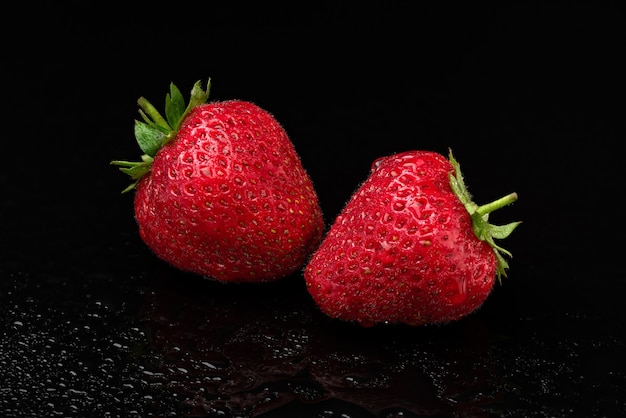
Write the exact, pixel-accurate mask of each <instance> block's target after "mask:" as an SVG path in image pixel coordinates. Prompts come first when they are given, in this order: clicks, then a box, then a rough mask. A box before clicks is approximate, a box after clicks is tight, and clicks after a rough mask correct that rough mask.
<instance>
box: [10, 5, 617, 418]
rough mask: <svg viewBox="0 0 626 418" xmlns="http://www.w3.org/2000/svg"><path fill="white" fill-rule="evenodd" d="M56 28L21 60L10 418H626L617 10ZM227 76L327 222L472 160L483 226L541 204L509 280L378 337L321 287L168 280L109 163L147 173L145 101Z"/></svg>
mask: <svg viewBox="0 0 626 418" xmlns="http://www.w3.org/2000/svg"><path fill="white" fill-rule="evenodd" d="M202 7H205V6H202ZM40 11H41V14H40V15H39V14H37V15H36V16H33V14H32V13H24V14H23V15H19V16H30V20H29V22H30V23H29V24H30V26H29V27H33V28H36V29H37V30H39V31H40V33H41V34H42V35H41V36H39V37H38V38H37V39H38V40H37V42H32V44H29V45H27V46H26V47H24V48H21V49H19V50H13V49H11V51H10V55H9V59H7V60H6V62H7V63H8V64H7V67H8V71H9V75H8V77H7V79H6V80H7V83H6V89H8V90H7V91H6V95H7V97H8V99H7V102H9V103H11V104H12V106H11V109H10V110H9V112H10V113H9V116H10V117H9V118H8V119H9V120H10V121H11V123H8V122H7V124H6V128H5V129H6V134H5V140H4V142H3V144H4V145H3V146H4V148H3V151H2V154H1V155H2V156H3V162H4V163H3V165H2V166H0V190H1V191H2V198H1V200H0V277H1V279H2V280H1V281H0V376H1V380H0V415H2V416H7V417H22V416H37V417H39V416H76V417H83V416H94V417H105V416H111V417H129V416H137V417H145V416H158V417H166V416H204V417H242V418H243V417H315V418H340V417H341V418H360V417H368V418H369V417H385V418H399V417H425V416H433V417H478V418H480V417H520V416H523V417H572V416H584V417H619V416H624V415H626V399H625V398H624V396H623V393H624V390H625V389H626V361H625V360H624V358H623V356H624V352H625V349H626V338H625V337H624V331H625V330H624V327H625V325H624V324H625V321H624V319H625V315H624V313H623V308H622V305H623V292H622V289H623V287H624V284H625V282H626V276H625V274H624V271H623V267H622V265H623V263H622V262H621V259H622V254H621V253H622V247H623V245H621V243H620V242H621V241H620V240H621V237H622V236H623V230H624V227H623V225H622V222H621V219H622V218H623V213H624V209H625V208H624V202H623V199H621V197H620V193H621V188H620V187H621V186H620V180H619V179H620V178H621V166H622V158H621V156H620V154H619V153H618V152H616V150H615V146H616V144H618V143H619V140H620V139H621V138H622V137H623V133H624V130H623V123H622V120H623V114H622V113H621V112H620V111H619V106H618V105H617V104H618V103H621V101H622V98H623V97H624V96H623V80H622V75H623V66H622V65H621V60H619V59H618V57H619V55H620V53H621V51H622V50H623V48H622V47H623V41H622V39H625V38H624V37H623V36H622V35H624V33H623V32H624V28H623V25H621V22H622V21H623V17H624V15H623V12H622V11H621V9H620V8H619V7H618V6H617V3H611V2H609V3H604V4H603V5H598V6H594V7H591V6H588V7H582V6H569V7H565V6H557V5H545V6H542V7H539V6H538V7H537V8H535V7H532V8H531V7H521V6H488V5H486V4H483V5H482V6H480V7H476V6H464V7H461V8H457V9H452V10H448V9H445V10H444V8H443V7H442V8H441V10H439V9H438V8H437V7H436V6H430V7H423V6H416V5H409V4H401V3H397V4H396V3H393V2H392V3H389V2H385V6H384V7H383V6H381V5H377V4H375V3H368V4H364V5H362V6H361V7H356V6H355V5H349V4H345V3H335V2H329V3H328V4H325V3H324V2H322V3H320V2H316V3H315V4H311V5H308V6H306V5H305V6H304V7H303V8H302V9H293V8H291V7H289V6H284V7H272V6H267V5H266V6H260V5H256V6H250V5H248V6H247V7H244V6H243V5H237V7H232V5H230V6H227V5H222V6H219V5H212V9H211V13H209V14H208V15H207V16H208V17H207V21H206V22H204V23H198V22H195V23H193V24H192V23H190V17H189V14H188V13H183V12H180V14H178V13H177V12H173V13H172V16H170V17H171V19H170V25H171V26H169V27H170V30H168V31H164V30H163V23H162V20H160V19H157V17H160V18H161V19H162V14H157V15H158V16H154V18H153V17H152V16H150V14H151V12H149V11H146V12H145V13H147V15H142V16H135V15H134V14H133V13H131V12H130V11H128V10H114V9H111V8H106V7H99V6H82V7H76V8H73V9H72V10H71V11H72V13H74V14H71V13H69V11H70V9H63V8H62V7H56V6H55V7H54V8H52V7H51V6H47V7H43V8H42V9H40ZM24 12H26V11H24ZM96 15H97V16H100V17H102V18H103V19H104V20H102V21H100V20H96V19H94V16H96ZM225 34H228V35H229V36H226V35H225ZM173 51H177V52H176V53H174V52H173ZM124 53H128V54H130V55H129V56H126V55H124ZM181 63H182V64H181ZM103 68H108V70H107V71H105V72H103ZM209 76H210V77H212V78H213V82H214V88H213V90H212V97H213V98H214V99H230V98H242V99H247V100H251V101H254V102H257V103H258V104H259V105H261V106H262V107H265V108H267V109H268V110H270V111H271V112H273V113H274V114H275V116H276V117H277V119H278V120H279V121H281V122H282V123H283V124H284V126H285V128H286V130H287V132H288V133H289V134H290V136H291V137H292V140H293V141H294V144H295V145H296V148H297V150H298V151H299V152H300V154H301V156H302V159H303V164H304V166H305V167H306V168H307V170H308V171H309V173H310V174H311V177H312V178H313V180H314V183H315V185H316V187H317V189H318V193H319V196H320V200H321V204H322V208H323V210H324V213H325V216H326V218H327V222H331V221H332V219H333V218H334V216H335V215H336V214H337V213H338V211H339V210H340V209H341V207H342V206H343V204H344V202H345V201H346V200H347V198H348V197H349V194H350V193H351V192H352V191H353V190H354V189H355V188H356V186H357V184H358V183H359V182H360V181H362V180H363V179H364V178H365V176H366V175H367V173H368V170H369V167H370V166H371V163H372V162H373V161H374V160H375V159H376V158H377V157H379V156H382V155H386V154H389V153H391V152H398V151H404V150H408V149H411V148H423V149H431V150H436V151H439V152H442V153H444V154H445V153H446V152H447V149H448V147H451V148H452V149H453V150H454V151H455V156H456V157H457V159H458V160H459V162H460V163H461V165H462V167H463V171H464V173H465V178H466V182H467V184H468V187H469V189H470V191H471V192H472V193H473V194H474V196H475V198H476V200H477V203H484V202H487V201H490V200H493V199H494V198H496V197H498V196H501V195H503V194H505V193H508V192H511V191H517V192H518V193H519V196H520V199H519V201H518V202H516V203H515V204H514V205H513V206H511V207H508V208H506V209H503V210H501V213H496V214H494V215H493V218H492V220H493V221H494V222H495V223H505V222H510V221H513V220H518V219H519V220H522V221H523V222H524V223H523V224H522V225H521V226H520V227H519V228H518V230H516V231H515V232H514V234H513V235H512V236H511V237H510V238H509V239H508V240H507V243H506V245H505V247H506V248H507V249H509V250H511V251H512V252H513V255H514V258H513V259H512V260H511V270H510V273H509V277H508V278H507V279H506V280H505V281H504V282H503V284H502V285H501V286H500V285H499V286H496V288H495V289H494V292H493V294H492V295H490V297H489V298H488V299H487V302H486V303H485V305H484V306H483V307H482V308H481V309H480V310H479V311H477V312H475V313H474V314H472V315H470V316H468V317H467V318H465V319H463V320H461V321H458V322H456V323H452V324H447V325H444V326H433V327H421V328H411V327H406V326H397V325H380V326H376V327H372V328H361V327H359V326H355V325H353V324H348V323H340V322H337V321H333V320H331V319H329V318H327V317H325V316H324V315H323V314H321V312H320V311H319V310H318V309H317V308H316V306H315V305H314V304H313V302H312V300H311V299H310V297H309V295H308V293H307V292H306V289H305V287H304V282H303V278H302V276H301V275H300V274H295V275H293V276H290V277H287V278H285V279H283V280H281V281H278V282H276V283H271V284H264V285H224V284H221V283H217V282H214V281H210V280H207V279H204V278H202V277H197V276H194V275H190V274H185V273H182V272H180V271H177V270H175V269H173V268H171V267H169V266H167V265H165V264H164V263H162V262H160V261H159V260H158V259H156V258H155V257H154V256H153V255H152V254H151V253H150V252H149V251H148V249H147V248H146V247H145V246H144V245H143V243H142V242H141V241H140V239H139V237H138V235H137V230H136V225H135V223H134V220H133V218H132V195H120V191H121V190H122V189H123V188H124V187H125V186H126V184H127V180H126V179H125V178H124V176H123V175H122V174H121V173H119V172H117V170H116V169H115V168H113V167H111V166H109V161H110V160H112V159H117V158H135V157H136V156H138V155H139V154H138V151H137V147H136V146H135V145H134V143H133V138H132V122H133V119H134V118H135V117H136V116H137V108H136V105H135V101H136V99H137V98H138V97H139V96H140V95H145V96H146V97H148V98H149V99H150V100H152V101H153V102H154V103H156V104H158V105H159V106H160V103H161V101H162V99H161V98H162V97H163V95H164V93H165V92H166V90H167V87H168V83H169V82H170V81H174V82H176V83H177V84H178V85H179V87H181V90H183V92H185V94H186V93H187V91H188V90H189V88H190V87H191V85H192V84H193V82H195V81H196V80H198V79H205V78H207V77H209Z"/></svg>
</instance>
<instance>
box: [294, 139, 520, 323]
mask: <svg viewBox="0 0 626 418" xmlns="http://www.w3.org/2000/svg"><path fill="white" fill-rule="evenodd" d="M517 198H518V196H517V193H510V194H508V195H506V196H504V197H502V198H500V199H498V200H496V201H494V202H492V203H489V204H486V205H482V206H479V205H477V204H475V203H474V202H473V201H472V199H471V196H470V194H469V193H468V190H467V188H466V186H465V182H464V179H463V176H462V174H461V169H460V165H459V163H458V162H457V161H456V160H455V158H454V156H453V155H452V151H450V153H449V159H446V158H445V157H444V156H443V155H441V154H439V153H436V152H431V151H420V150H417V151H407V152H402V153H398V154H395V155H391V156H386V157H382V158H379V159H377V160H376V161H375V162H374V163H373V165H372V169H371V173H370V175H369V177H368V178H367V179H366V180H365V181H364V182H363V183H362V184H361V185H360V186H359V187H358V188H357V190H356V191H355V192H354V194H353V195H352V196H351V197H350V199H349V200H348V202H347V203H346V205H345V207H344V208H343V209H342V211H341V213H340V214H339V215H338V216H337V218H336V219H335V221H334V223H333V224H332V225H331V227H330V229H329V231H328V233H327V234H326V236H325V238H324V239H323V241H322V243H321V245H320V247H319V248H318V249H317V250H316V251H315V253H314V254H313V256H312V257H311V259H310V261H309V262H308V264H307V265H306V267H305V270H304V277H305V281H306V285H307V289H308V291H309V293H310V294H311V296H312V298H313V300H314V301H315V303H317V305H318V306H319V307H320V309H321V310H322V311H323V312H324V313H325V314H327V315H328V316H330V317H332V318H336V319H340V320H345V321H353V322H356V323H359V324H361V325H362V326H365V327H369V326H372V325H375V324H378V323H402V324H407V325H411V326H419V325H428V324H441V323H447V322H450V321H455V320H459V319H461V318H463V317H465V316H467V315H469V314H470V313H472V312H474V311H476V310H477V309H478V308H479V307H480V306H481V305H482V304H483V302H484V301H485V300H486V298H487V296H488V295H489V294H490V292H491V291H492V289H493V287H494V283H495V282H496V280H500V279H501V278H502V277H504V276H506V272H507V269H508V268H509V265H508V262H507V260H506V257H510V256H511V253H510V252H509V251H507V250H505V249H504V248H502V247H501V246H500V245H498V244H497V243H496V241H495V240H499V239H503V238H506V237H507V236H509V235H510V234H511V232H513V230H514V229H515V228H516V227H517V226H518V225H519V224H520V222H512V223H509V224H507V225H503V226H497V225H492V224H490V223H489V214H490V213H491V212H493V211H495V210H497V209H500V208H502V207H504V206H507V205H509V204H511V203H513V202H515V201H516V200H517Z"/></svg>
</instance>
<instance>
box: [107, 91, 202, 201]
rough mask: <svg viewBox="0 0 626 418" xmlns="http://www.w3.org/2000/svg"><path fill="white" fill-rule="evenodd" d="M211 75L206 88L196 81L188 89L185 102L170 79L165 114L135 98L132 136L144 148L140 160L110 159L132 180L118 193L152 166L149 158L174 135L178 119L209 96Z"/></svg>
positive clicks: (124, 191) (137, 179) (135, 181)
mask: <svg viewBox="0 0 626 418" xmlns="http://www.w3.org/2000/svg"><path fill="white" fill-rule="evenodd" d="M210 87H211V79H209V80H208V81H207V86H206V89H204V90H203V89H202V83H201V82H200V81H197V82H196V83H195V84H194V85H193V88H192V89H191V97H190V98H189V103H188V104H187V105H185V99H184V98H183V95H182V94H181V92H180V90H179V89H178V87H176V86H175V85H174V83H171V84H170V92H169V93H168V94H167V95H166V97H165V117H163V116H162V115H161V114H160V113H159V111H158V110H156V108H155V107H154V106H153V105H152V104H151V103H150V102H149V101H148V100H146V99H145V98H144V97H140V98H139V99H138V100H137V103H138V104H139V107H140V109H139V114H140V115H141V118H142V119H143V122H142V121H139V120H135V139H136V140H137V144H138V145H139V148H141V150H142V151H143V152H144V154H143V155H142V156H141V161H121V160H114V161H111V164H112V165H116V166H118V167H119V168H120V171H122V172H123V173H126V174H128V175H129V176H130V177H131V178H132V179H133V180H134V181H133V183H131V184H130V185H129V186H128V187H127V188H126V189H124V190H123V191H122V193H126V192H128V191H130V190H133V189H134V188H135V186H137V183H138V182H139V180H140V179H141V178H142V177H143V176H145V175H146V174H147V173H148V172H149V171H150V168H151V167H152V161H153V160H154V156H155V155H156V153H157V152H158V151H159V150H160V149H161V148H162V147H163V146H164V145H165V144H167V143H168V142H170V141H171V140H172V139H174V137H175V136H176V133H177V132H178V128H180V124H181V122H182V121H183V120H184V119H185V117H186V116H187V114H188V113H189V111H190V110H191V109H193V108H194V107H196V106H198V105H201V104H203V103H206V101H207V100H208V98H209V89H210Z"/></svg>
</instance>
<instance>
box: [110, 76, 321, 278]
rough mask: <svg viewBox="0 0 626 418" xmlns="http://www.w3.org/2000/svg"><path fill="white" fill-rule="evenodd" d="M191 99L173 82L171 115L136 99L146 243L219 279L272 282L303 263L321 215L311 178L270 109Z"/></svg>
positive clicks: (130, 167)
mask: <svg viewBox="0 0 626 418" xmlns="http://www.w3.org/2000/svg"><path fill="white" fill-rule="evenodd" d="M209 87H210V80H209V82H208V83H207V87H206V89H203V88H202V85H201V83H200V82H199V81H198V82H197V83H196V84H195V85H194V86H193V88H192V91H191V97H190V100H189V103H188V104H187V105H185V100H184V98H183V96H182V94H181V93H180V91H179V89H178V88H177V87H176V86H175V85H174V84H171V85H170V92H169V93H168V94H167V97H166V101H165V117H163V116H162V115H161V114H160V113H159V112H158V111H157V110H156V109H155V108H154V106H152V104H151V103H150V102H148V101H147V100H146V99H145V98H143V97H142V98H140V99H139V100H138V104H139V106H140V110H139V113H140V115H141V117H142V119H143V120H142V121H136V123H135V137H136V140H137V143H138V144H139V147H140V148H141V150H142V151H143V153H144V155H143V156H142V158H141V161H137V162H129V161H119V160H116V161H112V164H114V165H116V166H119V167H120V170H121V171H123V172H124V173H126V174H128V175H130V177H131V178H132V179H133V182H132V184H131V185H130V186H129V187H128V188H127V189H126V190H125V191H131V190H135V196H134V212H135V219H136V221H137V224H138V227H139V234H140V236H141V238H142V239H143V241H144V242H145V243H146V244H147V245H148V247H150V248H151V250H152V251H153V252H154V253H155V254H156V256H158V257H159V258H161V259H163V260H165V261H166V262H168V263H170V264H171V265H173V266H175V267H177V268H179V269H181V270H184V271H188V272H192V273H197V274H200V275H203V276H206V277H210V278H214V279H217V280H219V281H223V282H266V281H271V280H276V279H279V278H282V277H284V276H287V275H289V274H291V273H293V272H296V271H298V270H299V269H301V268H302V267H303V266H304V264H305V263H306V261H307V259H308V257H309V256H310V255H311V253H312V252H313V251H314V250H315V249H316V248H317V246H318V245H319V243H320V241H321V239H322V234H323V230H324V221H323V217H322V212H321V209H320V205H319V202H318V197H317V194H316V191H315V189H314V187H313V184H312V181H311V178H310V177H309V176H308V174H307V173H306V171H305V169H304V168H303V166H302V162H301V160H300V157H299V155H298V154H297V152H296V150H295V147H294V145H293V143H292V142H291V140H290V139H289V137H288V136H287V133H286V132H285V130H284V129H283V127H282V126H281V125H280V124H279V123H278V122H277V120H276V119H275V118H274V116H273V115H271V114H270V113H268V112H267V111H265V110H264V109H262V108H260V107H258V106H257V105H255V104H253V103H250V102H247V101H241V100H229V101H221V102H207V100H208V96H209Z"/></svg>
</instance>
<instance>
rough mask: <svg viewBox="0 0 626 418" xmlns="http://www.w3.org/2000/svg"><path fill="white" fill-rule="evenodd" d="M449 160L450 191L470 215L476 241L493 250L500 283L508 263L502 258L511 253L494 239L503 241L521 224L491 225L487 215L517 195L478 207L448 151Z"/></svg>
mask: <svg viewBox="0 0 626 418" xmlns="http://www.w3.org/2000/svg"><path fill="white" fill-rule="evenodd" d="M449 159H450V163H452V166H453V167H454V173H450V175H449V178H450V186H451V187H452V191H453V192H454V194H455V195H457V197H458V198H459V199H460V200H461V203H463V205H464V206H465V209H466V210H467V212H468V213H469V214H470V217H471V218H472V226H473V229H474V234H476V236H477V237H478V239H480V240H482V241H486V242H487V243H488V244H489V245H490V246H491V248H493V251H494V253H495V254H496V259H497V261H498V266H497V276H498V281H499V282H501V279H502V276H504V277H506V270H507V269H508V268H509V263H508V262H507V261H506V259H505V258H504V255H507V256H509V257H511V253H510V252H509V251H507V250H505V249H504V248H502V247H500V246H499V245H497V244H496V243H495V241H494V239H503V238H506V237H508V236H509V235H510V234H511V232H513V230H514V229H515V228H516V227H517V226H518V225H519V224H520V223H521V222H511V223H510V224H506V225H492V224H490V223H489V214H490V213H491V212H493V211H494V210H496V209H500V208H502V207H504V206H507V205H510V204H511V203H513V202H515V201H516V200H517V193H510V194H508V195H506V196H504V197H501V198H500V199H497V200H495V201H493V202H491V203H487V204H486V205H482V206H478V205H477V204H476V203H474V202H473V201H472V197H471V195H470V194H469V192H468V191H467V187H466V186H465V182H464V181H463V175H462V174H461V166H460V165H459V163H458V162H457V161H456V160H455V159H454V156H453V155H452V150H450V156H449Z"/></svg>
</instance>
